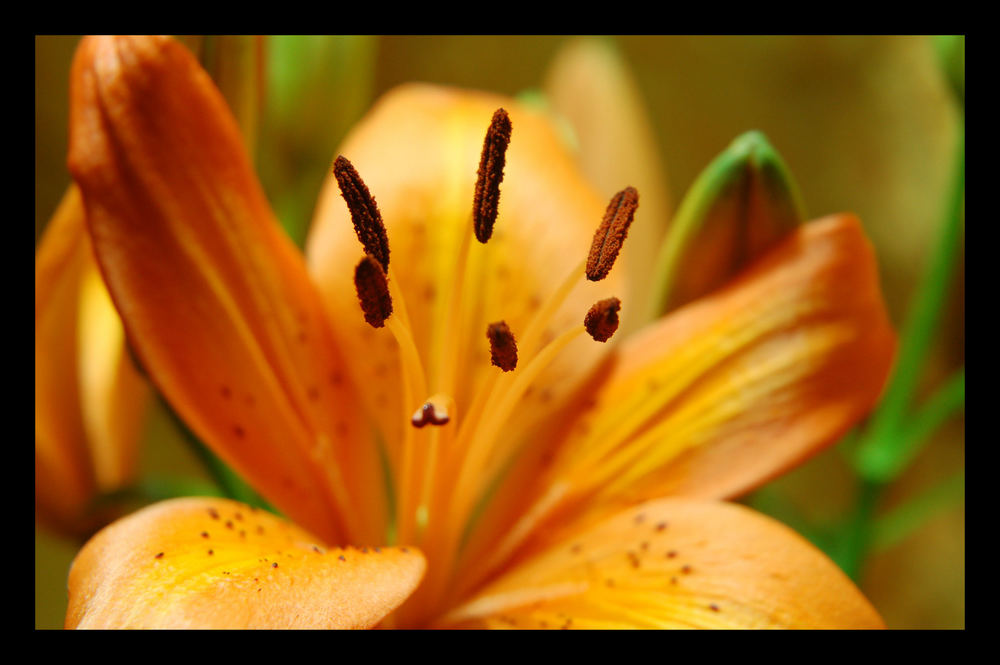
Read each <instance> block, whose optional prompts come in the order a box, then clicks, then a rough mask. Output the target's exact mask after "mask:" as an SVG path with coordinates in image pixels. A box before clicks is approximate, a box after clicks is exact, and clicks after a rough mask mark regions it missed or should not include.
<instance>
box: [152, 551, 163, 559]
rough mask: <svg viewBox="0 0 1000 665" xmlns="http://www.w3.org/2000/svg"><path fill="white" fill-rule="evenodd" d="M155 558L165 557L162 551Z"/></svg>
mask: <svg viewBox="0 0 1000 665" xmlns="http://www.w3.org/2000/svg"><path fill="white" fill-rule="evenodd" d="M153 558H154V559H162V558H163V552H160V553H159V554H157V555H156V556H155V557H153Z"/></svg>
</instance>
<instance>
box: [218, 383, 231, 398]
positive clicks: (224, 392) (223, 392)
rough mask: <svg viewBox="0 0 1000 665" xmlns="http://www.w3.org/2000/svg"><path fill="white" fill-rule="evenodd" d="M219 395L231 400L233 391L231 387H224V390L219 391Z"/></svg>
mask: <svg viewBox="0 0 1000 665" xmlns="http://www.w3.org/2000/svg"><path fill="white" fill-rule="evenodd" d="M219 394H220V395H222V396H223V397H224V398H226V399H229V398H230V397H232V396H233V391H232V390H230V389H229V386H222V388H220V389H219Z"/></svg>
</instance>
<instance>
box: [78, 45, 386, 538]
mask: <svg viewBox="0 0 1000 665" xmlns="http://www.w3.org/2000/svg"><path fill="white" fill-rule="evenodd" d="M69 164H70V170H71V171H72V172H73V175H74V178H75V179H76V181H77V183H78V184H79V186H80V189H81V191H82V194H83V201H84V204H85V206H86V209H87V220H88V225H89V228H90V232H91V236H92V238H93V243H94V250H95V253H96V255H97V259H98V262H99V263H100V266H101V270H102V272H103V274H104V277H105V279H106V281H107V284H108V289H109V291H110V293H111V296H112V298H113V300H114V302H115V305H116V307H117V309H118V311H119V312H120V314H121V316H122V319H123V322H124V324H125V328H126V331H127V332H128V336H129V339H130V340H131V341H132V343H133V344H134V348H135V350H136V353H137V355H138V356H139V358H140V359H141V362H142V364H143V366H144V367H145V368H146V370H147V371H148V373H149V375H150V377H151V378H152V380H153V381H154V383H155V384H156V385H157V387H158V388H159V390H160V392H161V393H162V394H163V395H164V396H165V397H166V398H167V400H168V401H169V402H170V404H171V406H172V407H173V408H174V410H176V411H177V413H178V414H179V415H180V416H181V417H182V418H183V419H184V421H185V422H186V423H187V424H188V425H189V426H190V427H191V429H192V430H193V431H194V432H195V433H196V434H197V435H198V436H199V437H200V438H201V439H202V440H204V441H205V442H206V443H207V444H208V445H210V446H212V447H213V448H214V449H215V450H216V451H217V452H218V453H219V454H220V456H222V457H223V459H225V460H226V461H227V462H228V463H230V464H231V465H232V466H234V467H235V468H236V469H237V470H238V471H239V472H241V474H242V475H244V476H245V477H246V478H247V479H248V480H249V481H250V482H251V483H253V484H254V486H255V487H256V488H258V489H259V490H260V491H261V492H262V493H263V494H265V496H267V497H268V498H269V499H271V500H272V501H273V502H274V503H275V504H276V505H278V506H279V507H280V508H281V509H282V510H284V511H285V512H286V513H287V514H288V515H289V516H291V517H292V518H294V519H295V520H296V521H297V522H299V523H301V524H303V525H306V526H308V527H309V528H311V529H312V530H313V531H315V532H317V533H319V534H320V535H322V536H324V537H327V538H329V539H330V540H331V541H335V540H338V539H344V540H346V539H349V538H350V537H355V538H358V537H363V536H369V537H374V534H371V533H368V534H364V533H362V531H363V530H364V528H365V527H364V525H365V524H375V523H376V522H377V520H375V519H364V516H367V515H368V514H369V513H366V512H364V511H378V510H379V509H380V506H379V500H378V496H377V495H375V493H372V492H370V491H368V492H365V495H366V497H368V500H367V501H365V502H363V503H362V502H358V501H355V500H353V499H352V498H351V497H352V496H357V495H358V494H359V493H361V492H364V490H363V489H359V488H361V487H365V486H367V488H369V489H370V486H372V485H374V484H376V483H377V478H378V476H377V475H375V472H374V469H375V466H374V462H373V463H372V464H369V465H368V466H364V461H363V460H365V459H367V460H373V459H374V447H373V446H366V445H362V441H363V440H364V437H365V436H366V435H367V432H362V429H361V427H360V426H359V424H358V423H357V422H356V414H355V409H354V408H353V404H354V400H353V398H352V395H351V392H350V391H349V390H348V387H347V383H346V380H345V377H344V370H343V362H342V360H341V358H340V356H339V354H338V353H337V351H336V349H335V347H334V344H333V341H332V339H331V337H330V333H329V330H328V327H327V323H326V319H325V314H324V313H323V310H322V305H321V304H320V301H319V297H318V295H317V293H316V291H315V289H314V287H313V286H312V283H311V281H310V278H309V276H308V274H307V273H306V269H305V265H304V262H303V260H302V257H301V255H300V254H299V253H298V251H297V250H296V249H295V247H294V246H293V245H292V244H291V242H290V241H289V240H288V238H287V237H286V236H285V235H284V234H283V232H282V231H281V229H280V227H279V226H278V225H277V223H276V221H275V219H274V217H273V215H272V213H271V210H270V207H269V206H268V204H267V201H266V200H265V198H264V194H263V192H262V190H261V187H260V184H259V183H258V182H257V180H256V178H255V176H254V174H253V171H252V169H251V165H250V160H249V158H248V157H247V154H246V150H245V148H244V146H243V144H242V140H241V137H240V134H239V130H238V128H237V125H236V122H235V120H234V119H233V117H232V115H231V114H230V112H229V110H228V108H227V106H226V103H225V101H224V99H223V98H222V96H221V94H220V93H219V91H218V90H217V89H216V88H215V87H214V85H213V84H212V82H211V80H210V78H209V77H208V75H207V74H206V73H205V72H204V71H203V70H202V69H201V68H200V67H199V65H198V64H197V62H196V61H195V60H194V58H193V57H192V56H191V54H190V53H189V52H188V51H187V49H185V48H184V47H183V46H181V45H180V44H179V43H177V42H175V41H174V40H172V39H169V38H159V37H88V38H85V39H84V40H83V41H82V42H81V44H80V47H79V49H78V51H77V55H76V59H75V61H74V65H73V71H72V89H71V113H70V156H69ZM366 455H367V457H366ZM358 460H362V461H358ZM346 467H351V468H352V470H353V473H351V474H341V473H340V469H342V468H346ZM366 469H367V470H369V471H371V474H370V475H366ZM345 475H347V476H348V477H346V478H345V477H344V476H345Z"/></svg>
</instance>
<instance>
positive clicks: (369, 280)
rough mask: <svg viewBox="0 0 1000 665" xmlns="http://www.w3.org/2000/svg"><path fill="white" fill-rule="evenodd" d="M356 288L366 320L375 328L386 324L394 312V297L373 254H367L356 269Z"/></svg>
mask: <svg viewBox="0 0 1000 665" xmlns="http://www.w3.org/2000/svg"><path fill="white" fill-rule="evenodd" d="M354 288H355V289H357V291H358V300H360V301H361V310H362V311H363V312H364V313H365V321H367V322H368V323H369V325H371V326H372V327H373V328H381V327H382V326H384V325H385V320H386V319H388V318H389V315H390V314H392V298H391V297H390V296H389V282H388V281H387V280H386V278H385V273H384V272H383V271H382V266H381V265H380V264H379V262H378V260H377V259H376V258H375V257H373V256H372V255H371V254H365V257H364V258H363V259H361V262H360V263H358V267H357V268H355V269H354Z"/></svg>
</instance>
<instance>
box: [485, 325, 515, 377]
mask: <svg viewBox="0 0 1000 665" xmlns="http://www.w3.org/2000/svg"><path fill="white" fill-rule="evenodd" d="M486 337H487V338H488V339H489V340H490V357H491V359H492V361H493V364H494V365H496V366H497V367H499V368H500V369H502V370H503V371H505V372H510V371H512V370H513V369H514V368H515V367H517V341H516V340H515V339H514V333H512V332H511V331H510V327H509V326H508V325H507V322H506V321H498V322H496V323H491V324H489V325H488V326H486Z"/></svg>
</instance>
